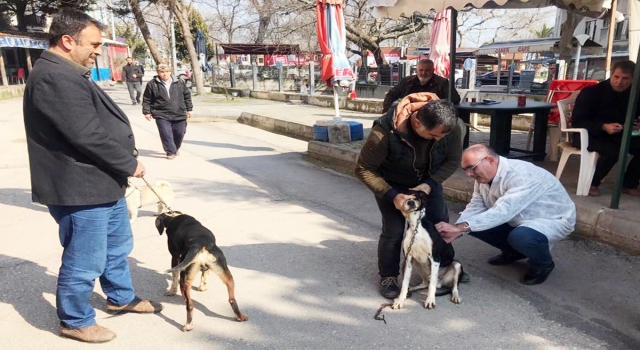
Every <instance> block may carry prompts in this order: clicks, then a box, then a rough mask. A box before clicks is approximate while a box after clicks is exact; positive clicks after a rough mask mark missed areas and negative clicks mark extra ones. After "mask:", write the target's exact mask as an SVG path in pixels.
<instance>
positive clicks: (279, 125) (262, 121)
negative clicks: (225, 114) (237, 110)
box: [237, 112, 313, 141]
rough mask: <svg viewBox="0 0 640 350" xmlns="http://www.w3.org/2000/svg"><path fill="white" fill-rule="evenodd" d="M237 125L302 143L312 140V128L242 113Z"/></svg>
mask: <svg viewBox="0 0 640 350" xmlns="http://www.w3.org/2000/svg"><path fill="white" fill-rule="evenodd" d="M237 120H238V123H241V124H246V125H250V126H253V127H256V128H259V129H262V130H266V131H271V132H274V133H276V134H281V135H285V136H290V137H294V138H297V139H300V140H303V141H310V140H313V127H312V126H308V125H304V124H300V123H294V122H289V121H285V120H280V119H274V118H270V117H265V116H261V115H257V114H253V113H247V112H242V114H241V115H240V117H239V118H238V119H237Z"/></svg>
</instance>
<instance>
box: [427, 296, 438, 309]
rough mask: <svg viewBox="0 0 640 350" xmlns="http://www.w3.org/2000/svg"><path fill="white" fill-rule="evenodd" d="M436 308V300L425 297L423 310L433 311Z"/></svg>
mask: <svg viewBox="0 0 640 350" xmlns="http://www.w3.org/2000/svg"><path fill="white" fill-rule="evenodd" d="M435 307H436V298H435V297H433V298H430V297H427V300H425V301H424V308H425V309H433V308H435Z"/></svg>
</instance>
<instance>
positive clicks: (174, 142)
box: [142, 64, 193, 159]
mask: <svg viewBox="0 0 640 350" xmlns="http://www.w3.org/2000/svg"><path fill="white" fill-rule="evenodd" d="M157 71H158V75H157V76H155V77H153V79H151V81H149V83H147V87H146V89H145V90H144V96H143V98H142V113H143V114H144V117H145V118H146V119H147V120H151V118H154V119H155V120H156V125H157V126H158V132H159V133H160V140H162V148H164V151H165V153H166V154H167V159H173V158H175V157H176V155H177V154H178V150H179V149H180V146H181V145H182V140H183V139H184V135H185V133H186V132H187V118H191V111H192V110H193V104H192V103H191V92H189V88H187V86H186V85H185V83H184V82H183V81H182V80H180V79H176V80H173V79H172V78H171V67H169V66H168V65H166V64H160V65H158V69H157Z"/></svg>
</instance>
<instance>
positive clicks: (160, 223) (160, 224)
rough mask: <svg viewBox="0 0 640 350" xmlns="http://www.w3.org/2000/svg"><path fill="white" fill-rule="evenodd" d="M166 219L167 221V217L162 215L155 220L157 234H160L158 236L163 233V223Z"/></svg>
mask: <svg viewBox="0 0 640 350" xmlns="http://www.w3.org/2000/svg"><path fill="white" fill-rule="evenodd" d="M166 219H167V215H166V214H164V213H163V214H160V215H158V217H157V218H156V228H157V229H158V232H159V233H160V235H162V232H164V221H165V220H166Z"/></svg>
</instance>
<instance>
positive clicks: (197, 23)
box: [175, 8, 214, 60]
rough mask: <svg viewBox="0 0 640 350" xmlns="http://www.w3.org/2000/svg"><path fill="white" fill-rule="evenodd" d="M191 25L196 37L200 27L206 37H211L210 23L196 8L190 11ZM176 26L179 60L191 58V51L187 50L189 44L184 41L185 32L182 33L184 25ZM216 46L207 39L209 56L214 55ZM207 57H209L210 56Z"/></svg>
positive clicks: (192, 32)
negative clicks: (208, 23)
mask: <svg viewBox="0 0 640 350" xmlns="http://www.w3.org/2000/svg"><path fill="white" fill-rule="evenodd" d="M189 21H190V23H189V27H190V28H191V35H192V36H193V37H194V38H195V36H196V32H197V30H198V29H200V30H201V31H202V33H204V37H205V38H209V30H208V25H207V23H206V22H205V20H204V18H202V15H200V13H199V12H198V11H196V10H195V9H194V8H191V11H190V12H189ZM175 28H176V56H177V57H178V59H179V60H182V59H185V58H187V59H188V58H189V53H188V52H187V44H186V43H185V42H184V34H183V33H182V26H179V25H177V26H175ZM213 54H214V47H213V45H212V44H211V42H210V41H209V40H208V39H207V55H208V56H209V57H211V56H213ZM209 57H207V59H208V58H209Z"/></svg>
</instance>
